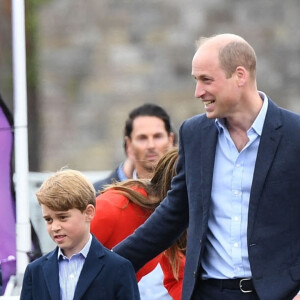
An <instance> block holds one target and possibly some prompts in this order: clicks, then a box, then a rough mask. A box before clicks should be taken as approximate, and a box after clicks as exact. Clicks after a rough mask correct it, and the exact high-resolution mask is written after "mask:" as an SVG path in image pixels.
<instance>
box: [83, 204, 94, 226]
mask: <svg viewBox="0 0 300 300" xmlns="http://www.w3.org/2000/svg"><path fill="white" fill-rule="evenodd" d="M95 212H96V208H95V206H94V205H92V204H89V205H88V206H87V207H86V209H85V216H86V220H87V221H88V222H91V221H92V220H93V218H94V216H95Z"/></svg>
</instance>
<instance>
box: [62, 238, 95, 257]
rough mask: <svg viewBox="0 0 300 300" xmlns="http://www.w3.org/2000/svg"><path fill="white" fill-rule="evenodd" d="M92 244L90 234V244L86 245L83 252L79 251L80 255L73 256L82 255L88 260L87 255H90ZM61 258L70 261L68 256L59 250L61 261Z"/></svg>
mask: <svg viewBox="0 0 300 300" xmlns="http://www.w3.org/2000/svg"><path fill="white" fill-rule="evenodd" d="M91 244H92V235H91V234H90V238H89V240H88V242H87V243H86V244H85V246H84V247H83V248H82V249H81V251H79V252H78V253H76V254H73V255H78V254H81V255H82V256H83V257H84V258H86V257H87V255H88V253H89V250H90V247H91ZM73 255H72V256H73ZM60 257H62V258H63V259H68V257H66V256H65V255H64V254H63V252H62V250H61V248H58V253H57V258H58V259H59V258H60Z"/></svg>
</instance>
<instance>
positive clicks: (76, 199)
mask: <svg viewBox="0 0 300 300" xmlns="http://www.w3.org/2000/svg"><path fill="white" fill-rule="evenodd" d="M36 197H37V199H38V202H39V204H40V205H41V204H43V205H45V206H47V207H49V208H50V209H52V210H54V211H67V210H69V209H73V208H77V209H79V210H80V211H81V212H83V211H84V210H85V209H86V207H87V206H88V205H89V204H92V205H94V206H95V205H96V203H95V198H96V196H95V189H94V187H93V185H92V183H91V182H90V181H89V180H88V179H87V178H86V177H85V176H84V175H83V174H82V173H81V172H79V171H76V170H71V169H64V170H60V171H58V172H56V173H55V174H54V175H52V176H50V177H49V178H48V179H46V180H45V181H44V183H43V184H42V186H41V187H40V189H39V190H38V191H37V192H36Z"/></svg>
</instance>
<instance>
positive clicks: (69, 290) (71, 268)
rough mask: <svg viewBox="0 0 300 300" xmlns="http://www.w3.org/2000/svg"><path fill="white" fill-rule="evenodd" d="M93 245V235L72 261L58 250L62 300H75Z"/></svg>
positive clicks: (73, 256)
mask: <svg viewBox="0 0 300 300" xmlns="http://www.w3.org/2000/svg"><path fill="white" fill-rule="evenodd" d="M91 243H92V235H91V234H90V238H89V240H88V242H87V243H86V245H85V246H84V247H83V249H82V250H81V251H80V252H79V253H77V254H74V255H72V257H71V258H70V259H69V258H68V257H66V256H65V255H64V254H63V252H62V250H61V249H60V248H59V249H58V255H57V259H58V267H59V285H60V299H61V300H73V298H74V293H75V289H76V285H77V282H78V279H79V276H80V273H81V270H82V267H83V265H84V262H85V259H86V257H87V255H88V253H89V250H90V247H91Z"/></svg>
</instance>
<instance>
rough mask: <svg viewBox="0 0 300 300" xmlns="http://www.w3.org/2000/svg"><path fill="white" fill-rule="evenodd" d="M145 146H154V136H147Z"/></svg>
mask: <svg viewBox="0 0 300 300" xmlns="http://www.w3.org/2000/svg"><path fill="white" fill-rule="evenodd" d="M147 146H148V148H154V146H155V142H154V138H152V137H150V138H148V143H147Z"/></svg>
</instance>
